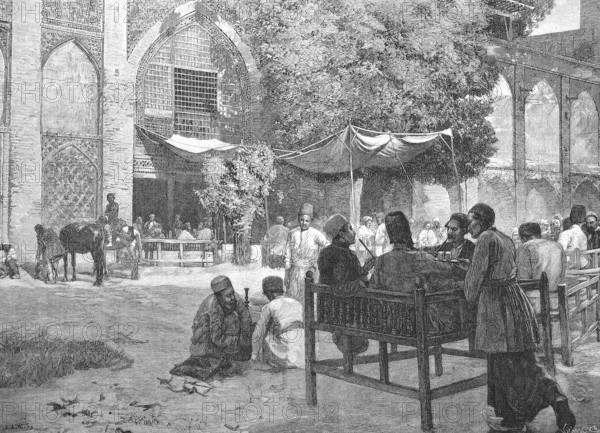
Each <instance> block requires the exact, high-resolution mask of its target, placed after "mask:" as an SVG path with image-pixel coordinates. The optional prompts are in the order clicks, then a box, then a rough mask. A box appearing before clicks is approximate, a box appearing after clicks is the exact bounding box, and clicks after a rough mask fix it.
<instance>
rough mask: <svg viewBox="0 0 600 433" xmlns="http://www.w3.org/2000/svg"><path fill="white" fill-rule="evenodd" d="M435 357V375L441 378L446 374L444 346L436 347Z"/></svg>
mask: <svg viewBox="0 0 600 433" xmlns="http://www.w3.org/2000/svg"><path fill="white" fill-rule="evenodd" d="M434 350H435V351H434V353H433V357H434V360H435V375H436V376H441V375H442V374H444V366H443V365H442V346H441V345H440V346H435V349H434Z"/></svg>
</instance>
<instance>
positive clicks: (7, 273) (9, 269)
mask: <svg viewBox="0 0 600 433" xmlns="http://www.w3.org/2000/svg"><path fill="white" fill-rule="evenodd" d="M2 254H3V257H2V258H3V260H2V261H1V262H0V278H5V277H10V278H11V279H15V280H18V279H19V278H21V274H20V273H19V266H20V263H19V258H18V256H17V251H16V250H15V247H14V246H12V245H11V244H2Z"/></svg>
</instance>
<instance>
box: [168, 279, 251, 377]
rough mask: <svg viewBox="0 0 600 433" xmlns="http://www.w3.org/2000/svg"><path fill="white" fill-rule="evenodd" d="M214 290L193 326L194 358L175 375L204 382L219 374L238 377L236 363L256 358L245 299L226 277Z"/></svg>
mask: <svg viewBox="0 0 600 433" xmlns="http://www.w3.org/2000/svg"><path fill="white" fill-rule="evenodd" d="M210 288H211V289H212V292H213V293H212V294H211V295H209V296H208V297H207V298H206V299H204V301H202V304H200V308H198V312H197V313H196V317H195V318H194V323H193V325H192V334H193V335H192V340H191V341H192V344H191V345H190V353H191V356H190V357H189V358H188V359H187V360H186V361H184V362H183V363H182V364H178V365H176V366H175V367H174V368H173V369H172V370H171V372H170V373H171V374H174V375H179V376H184V375H187V376H191V377H195V378H197V379H200V380H206V379H207V378H209V377H210V376H212V375H213V374H215V371H216V370H218V371H219V372H220V373H221V374H225V375H227V374H234V373H236V372H239V369H240V366H239V365H237V364H235V363H234V362H236V361H249V360H250V358H251V356H252V331H251V319H250V312H249V311H248V309H247V308H246V306H245V305H244V301H243V299H242V298H241V297H240V296H239V295H238V294H237V293H235V291H234V290H233V285H232V284H231V280H230V279H229V278H228V277H226V276H224V275H220V276H218V277H216V278H214V279H213V280H212V281H211V283H210Z"/></svg>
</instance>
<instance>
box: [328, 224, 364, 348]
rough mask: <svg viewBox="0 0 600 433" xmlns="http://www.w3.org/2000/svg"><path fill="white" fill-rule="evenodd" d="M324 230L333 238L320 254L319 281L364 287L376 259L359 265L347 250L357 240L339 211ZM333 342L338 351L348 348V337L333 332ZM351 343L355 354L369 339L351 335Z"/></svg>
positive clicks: (359, 288)
mask: <svg viewBox="0 0 600 433" xmlns="http://www.w3.org/2000/svg"><path fill="white" fill-rule="evenodd" d="M324 231H325V234H327V235H328V236H329V237H331V238H332V240H333V241H332V243H331V245H329V246H327V247H325V248H324V249H323V251H321V254H320V255H319V259H318V262H317V264H318V266H319V275H320V278H319V283H320V284H327V285H331V286H342V285H350V286H354V289H352V288H351V290H357V291H360V290H362V289H364V287H365V283H368V274H369V271H370V270H371V269H372V268H373V264H374V262H375V261H374V260H372V259H371V260H369V261H367V262H366V263H365V264H364V266H361V265H360V262H359V260H358V257H356V253H355V252H354V251H352V250H350V245H354V242H355V241H356V234H355V233H354V230H353V229H352V225H350V223H349V222H348V220H346V218H344V217H343V216H342V215H339V214H337V215H333V216H332V217H331V218H329V220H328V221H327V222H326V223H325V227H324ZM333 342H334V343H335V344H336V346H337V347H338V349H339V350H340V351H341V352H344V353H345V352H346V351H347V350H348V348H347V341H346V339H344V338H343V336H342V335H339V334H335V333H334V334H333ZM351 347H352V353H353V354H354V355H357V354H359V353H362V352H365V351H366V350H367V349H368V348H369V340H367V339H366V338H364V337H352V339H351Z"/></svg>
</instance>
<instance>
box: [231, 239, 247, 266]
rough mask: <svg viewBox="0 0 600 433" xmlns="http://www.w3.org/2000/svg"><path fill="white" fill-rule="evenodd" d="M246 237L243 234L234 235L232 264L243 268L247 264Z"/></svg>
mask: <svg viewBox="0 0 600 433" xmlns="http://www.w3.org/2000/svg"><path fill="white" fill-rule="evenodd" d="M247 250H248V237H247V236H245V234H244V233H234V236H233V263H234V264H236V265H238V266H243V265H245V264H247V263H248V253H247Z"/></svg>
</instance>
